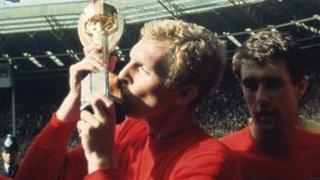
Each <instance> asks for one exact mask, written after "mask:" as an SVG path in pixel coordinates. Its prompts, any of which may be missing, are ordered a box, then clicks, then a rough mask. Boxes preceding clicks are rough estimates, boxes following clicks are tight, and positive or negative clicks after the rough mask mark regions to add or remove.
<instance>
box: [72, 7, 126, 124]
mask: <svg viewBox="0 0 320 180" xmlns="http://www.w3.org/2000/svg"><path fill="white" fill-rule="evenodd" d="M123 30H124V20H123V17H122V16H121V15H120V14H119V12H118V11H117V9H116V8H115V7H114V6H112V5H110V4H107V3H105V2H102V1H98V2H96V1H94V2H92V3H90V4H89V5H88V6H87V7H86V8H85V9H84V10H83V13H82V14H81V15H80V18H79V22H78V35H79V38H80V41H81V43H82V45H83V46H87V45H90V44H99V45H101V47H102V55H103V59H105V61H107V62H106V63H107V64H108V61H109V54H110V53H111V52H112V51H113V50H114V49H115V48H116V46H117V45H118V43H119V41H120V38H121V36H122V34H123ZM115 78H116V75H115V74H113V73H112V72H106V71H98V72H92V73H89V74H88V75H87V76H86V77H85V78H84V79H83V80H82V82H81V103H82V105H81V109H82V110H83V109H87V110H89V111H92V108H91V107H90V105H89V104H87V103H85V102H84V101H83V97H86V96H88V95H95V94H105V95H106V96H108V97H109V98H110V99H111V100H112V101H113V102H114V103H115V107H116V116H117V117H116V118H117V122H119V121H122V120H123V119H124V107H123V104H122V93H121V88H120V87H118V86H119V85H118V84H117V81H116V80H115Z"/></svg>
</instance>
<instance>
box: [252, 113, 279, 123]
mask: <svg viewBox="0 0 320 180" xmlns="http://www.w3.org/2000/svg"><path fill="white" fill-rule="evenodd" d="M277 115H278V113H277V112H276V111H260V112H258V113H256V119H257V120H258V121H259V122H261V123H263V124H273V123H276V121H277Z"/></svg>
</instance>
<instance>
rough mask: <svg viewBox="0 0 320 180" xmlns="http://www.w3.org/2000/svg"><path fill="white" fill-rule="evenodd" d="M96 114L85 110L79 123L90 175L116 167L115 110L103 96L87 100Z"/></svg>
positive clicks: (110, 102) (78, 126)
mask: <svg viewBox="0 0 320 180" xmlns="http://www.w3.org/2000/svg"><path fill="white" fill-rule="evenodd" d="M86 101H87V102H89V103H90V104H91V105H92V108H93V111H94V114H91V113H90V112H88V111H86V110H84V111H82V112H81V114H80V119H81V120H80V121H78V123H77V128H78V131H79V136H80V137H81V143H82V147H83V149H84V152H85V156H86V159H87V161H88V173H92V172H94V171H96V170H99V169H107V168H112V167H114V154H113V153H114V133H115V108H114V104H113V102H112V101H110V100H109V99H108V98H107V97H106V96H104V95H101V96H99V97H95V98H92V97H91V98H88V100H86Z"/></svg>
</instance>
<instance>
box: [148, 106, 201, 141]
mask: <svg viewBox="0 0 320 180" xmlns="http://www.w3.org/2000/svg"><path fill="white" fill-rule="evenodd" d="M148 124H149V126H150V133H151V136H153V137H154V138H156V139H167V138H170V137H173V136H176V135H178V134H181V133H182V132H184V131H186V130H187V129H190V128H191V127H194V126H195V125H196V122H195V115H194V111H192V110H189V111H188V110H181V109H180V110H173V111H172V112H166V113H164V114H163V115H162V116H159V117H157V118H155V119H152V120H151V119H149V120H148Z"/></svg>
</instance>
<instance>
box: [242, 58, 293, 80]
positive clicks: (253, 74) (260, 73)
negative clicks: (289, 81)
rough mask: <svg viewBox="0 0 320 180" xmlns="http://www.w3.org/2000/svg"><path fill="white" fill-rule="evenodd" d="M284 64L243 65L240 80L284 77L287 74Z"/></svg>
mask: <svg viewBox="0 0 320 180" xmlns="http://www.w3.org/2000/svg"><path fill="white" fill-rule="evenodd" d="M287 71H288V69H287V68H286V65H285V63H283V62H276V61H273V62H270V63H265V64H258V63H252V62H251V63H245V64H243V65H242V68H241V77H242V79H247V78H258V79H266V78H267V79H268V78H279V77H283V76H285V75H286V74H287V73H288V72H287Z"/></svg>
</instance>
